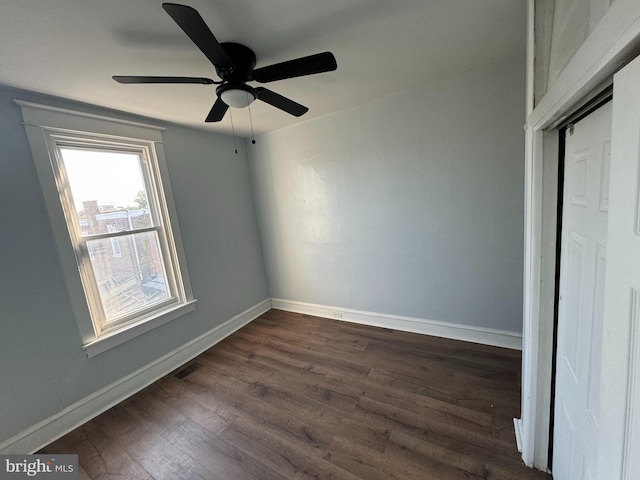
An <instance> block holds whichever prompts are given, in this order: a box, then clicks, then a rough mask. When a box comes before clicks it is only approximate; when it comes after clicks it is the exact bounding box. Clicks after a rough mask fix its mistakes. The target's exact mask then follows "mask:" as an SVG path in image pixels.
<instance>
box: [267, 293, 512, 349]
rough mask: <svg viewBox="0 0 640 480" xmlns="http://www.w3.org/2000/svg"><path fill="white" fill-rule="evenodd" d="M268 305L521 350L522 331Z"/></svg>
mask: <svg viewBox="0 0 640 480" xmlns="http://www.w3.org/2000/svg"><path fill="white" fill-rule="evenodd" d="M271 306H272V307H273V308H277V309H279V310H286V311H288V312H296V313H305V314H307V315H315V316H317V317H324V318H331V319H334V320H345V321H347V322H354V323H361V324H364V325H372V326H375V327H383V328H391V329H394V330H402V331H405V332H413V333H422V334H425V335H433V336H436V337H444V338H450V339H453V340H464V341H467V342H474V343H481V344H484V345H493V346H496V347H504V348H510V349H513V350H522V334H521V333H518V332H510V331H507V330H497V329H492V328H484V327H474V326H470V325H461V324H458V323H447V322H439V321H436V320H425V319H422V318H413V317H401V316H397V315H387V314H384V313H374V312H365V311H361V310H353V309H349V308H341V307H330V306H326V305H317V304H313V303H305V302H297V301H293V300H283V299H281V298H272V299H271Z"/></svg>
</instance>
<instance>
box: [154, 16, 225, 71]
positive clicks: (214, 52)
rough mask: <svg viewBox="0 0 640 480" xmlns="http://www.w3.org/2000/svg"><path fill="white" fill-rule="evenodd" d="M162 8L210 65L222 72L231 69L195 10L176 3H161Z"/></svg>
mask: <svg viewBox="0 0 640 480" xmlns="http://www.w3.org/2000/svg"><path fill="white" fill-rule="evenodd" d="M162 8H164V10H165V11H166V12H167V13H168V14H169V16H170V17H171V18H173V20H174V21H175V22H176V23H177V24H178V26H179V27H180V28H181V29H182V30H183V31H184V33H186V34H187V35H188V36H189V38H190V39H191V41H193V43H195V44H196V46H197V47H198V48H199V49H200V50H201V51H202V53H204V55H205V56H206V57H207V58H208V59H209V61H210V62H211V63H213V64H214V65H215V66H216V67H219V68H221V69H224V70H228V69H231V68H233V63H231V60H230V59H229V57H228V56H227V54H226V52H225V51H224V49H223V48H222V46H220V43H218V40H216V37H214V35H213V33H211V30H209V27H208V26H207V24H206V23H205V22H204V20H203V19H202V17H201V16H200V14H199V13H198V11H197V10H196V9H194V8H192V7H188V6H187V5H178V4H176V3H163V4H162Z"/></svg>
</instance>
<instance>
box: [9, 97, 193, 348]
mask: <svg viewBox="0 0 640 480" xmlns="http://www.w3.org/2000/svg"><path fill="white" fill-rule="evenodd" d="M15 102H16V103H18V105H20V108H21V109H22V117H23V120H24V127H25V131H26V133H27V138H28V140H29V144H30V146H31V151H32V154H33V159H34V162H35V165H36V170H37V172H38V177H39V179H40V185H41V187H42V191H43V195H44V199H45V202H46V206H47V210H48V213H49V217H50V220H51V226H52V228H53V233H54V238H55V242H56V246H57V248H58V252H59V255H60V259H61V264H62V270H63V273H64V277H65V280H66V283H67V290H68V293H69V299H70V301H71V305H72V308H73V313H74V317H75V320H76V324H77V326H78V331H79V333H80V337H81V339H82V347H83V348H84V349H85V351H86V353H87V355H88V356H89V357H93V356H95V355H97V354H99V353H102V352H104V351H106V350H108V349H110V348H113V347H115V346H117V345H120V344H122V343H124V342H126V341H128V340H131V339H132V338H135V337H137V336H139V335H142V334H144V333H146V332H148V331H150V330H152V329H154V328H157V327H159V326H160V325H163V324H165V323H167V322H170V321H172V320H175V319H176V318H179V317H181V316H182V315H185V314H187V313H189V312H191V311H193V310H195V306H196V300H195V299H194V298H193V294H192V290H191V283H190V281H189V275H188V272H187V262H186V257H185V254H184V249H183V246H182V240H181V235H180V230H179V227H178V220H177V215H176V209H175V205H174V201H173V194H172V191H171V186H170V184H169V175H168V170H167V165H166V160H165V155H164V148H163V143H162V131H163V130H164V129H162V128H160V127H157V126H154V125H148V124H143V123H138V122H130V121H124V120H119V119H114V118H110V117H104V116H100V115H94V114H88V113H82V112H76V111H72V110H67V109H61V108H57V107H51V106H46V105H40V104H35V103H31V102H25V101H22V100H15ZM65 142H67V143H74V142H76V143H78V144H81V143H85V144H86V145H88V146H91V145H92V144H93V145H103V146H112V147H123V146H125V147H128V148H135V149H137V151H139V152H141V154H142V155H143V157H145V158H144V161H145V162H146V163H145V168H147V169H148V171H147V178H146V181H148V182H149V184H148V185H147V188H148V189H149V190H150V192H148V193H149V197H150V198H149V201H150V207H151V208H153V209H154V210H155V212H156V214H157V218H159V221H160V223H161V228H162V231H163V234H164V242H161V248H162V254H163V257H164V258H165V263H166V264H167V265H168V268H167V270H168V271H167V277H168V278H167V281H168V282H169V283H170V284H171V285H170V288H171V290H172V292H173V295H174V296H173V297H172V299H171V301H167V302H162V303H160V304H159V307H158V308H153V309H150V310H144V311H142V313H141V314H138V315H135V316H132V317H126V318H124V319H123V320H122V321H119V322H109V323H105V322H104V317H101V316H100V312H101V310H102V302H101V301H100V298H99V295H98V292H97V286H96V285H95V280H94V279H93V276H92V273H91V269H90V267H87V266H83V258H84V259H86V260H88V259H89V258H90V252H89V251H88V249H87V244H86V242H78V241H77V239H76V238H74V236H75V237H77V235H74V231H73V230H74V229H75V230H78V229H77V225H75V223H73V222H71V220H72V219H74V218H75V217H74V216H73V215H70V212H69V208H72V207H70V205H71V204H70V203H69V201H68V198H65V196H66V195H67V193H66V192H68V189H67V188H66V187H65V181H66V180H65V179H64V175H61V174H60V170H59V168H58V166H59V163H58V159H57V154H58V153H57V149H58V148H59V146H60V144H63V143H65ZM152 196H153V197H155V199H153V198H151V197H152ZM72 217H73V218H72ZM125 233H126V232H125ZM116 240H117V238H116ZM84 263H86V264H90V262H84ZM92 280H93V284H92ZM98 305H99V307H98Z"/></svg>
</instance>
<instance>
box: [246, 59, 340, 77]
mask: <svg viewBox="0 0 640 480" xmlns="http://www.w3.org/2000/svg"><path fill="white" fill-rule="evenodd" d="M336 68H338V64H337V63H336V58H335V57H334V56H333V53H331V52H324V53H316V54H315V55H309V56H308V57H300V58H296V59H294V60H289V61H287V62H282V63H276V64H274V65H269V66H267V67H262V68H256V69H255V70H254V71H253V75H252V78H251V79H252V80H255V81H256V82H260V83H267V82H274V81H276V80H282V79H285V78H293V77H302V76H303V75H313V74H314V73H322V72H331V71H333V70H335V69H336Z"/></svg>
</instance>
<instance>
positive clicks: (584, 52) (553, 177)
mask: <svg viewBox="0 0 640 480" xmlns="http://www.w3.org/2000/svg"><path fill="white" fill-rule="evenodd" d="M535 3H536V0H528V19H527V31H528V38H527V106H526V114H527V123H526V124H525V132H526V134H525V212H524V217H525V222H524V289H523V290H524V291H523V332H522V333H523V352H522V405H521V416H520V418H519V419H514V425H515V429H516V438H517V440H518V448H519V449H520V451H521V453H522V459H523V461H524V463H525V464H526V465H528V466H535V467H537V468H540V469H542V470H547V468H548V466H549V455H548V454H549V430H550V409H549V406H550V403H549V402H550V396H551V382H552V372H551V366H552V352H553V310H554V308H553V306H554V290H555V257H556V247H555V239H556V236H557V235H556V234H557V231H556V229H557V226H556V220H557V186H558V163H559V155H558V152H559V130H558V125H559V124H560V123H561V122H562V120H563V118H566V117H567V116H569V115H571V114H572V112H574V111H575V110H576V108H577V107H579V106H580V105H583V104H584V103H585V101H587V100H588V99H590V98H592V97H593V96H594V95H595V94H597V93H598V92H600V91H601V90H602V89H603V88H604V87H605V86H607V85H608V84H610V83H611V80H612V78H613V74H614V73H615V72H617V71H618V70H619V69H620V68H621V67H622V66H623V65H625V64H626V63H627V62H628V61H630V60H631V59H633V58H634V57H635V56H636V55H637V54H638V52H639V51H640V2H637V0H616V1H615V2H614V3H613V4H612V5H611V7H610V8H609V10H608V12H607V13H606V14H605V16H604V17H603V18H602V20H601V21H600V22H599V24H598V25H597V26H596V27H595V28H594V30H593V31H592V32H591V34H590V35H589V37H588V38H587V39H586V40H585V41H584V43H583V44H582V46H581V47H580V48H579V49H578V51H577V52H576V54H575V55H574V56H573V57H572V59H571V60H570V61H569V63H568V64H567V66H566V67H565V68H564V70H563V71H562V73H561V74H560V75H559V76H558V78H557V79H556V81H555V82H554V83H553V85H551V87H550V88H549V90H548V91H547V93H546V94H545V95H544V97H543V98H542V99H540V101H539V102H538V103H537V105H535V107H534V99H533V92H534V85H533V80H534V54H535V39H534V33H535Z"/></svg>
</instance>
